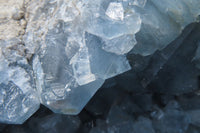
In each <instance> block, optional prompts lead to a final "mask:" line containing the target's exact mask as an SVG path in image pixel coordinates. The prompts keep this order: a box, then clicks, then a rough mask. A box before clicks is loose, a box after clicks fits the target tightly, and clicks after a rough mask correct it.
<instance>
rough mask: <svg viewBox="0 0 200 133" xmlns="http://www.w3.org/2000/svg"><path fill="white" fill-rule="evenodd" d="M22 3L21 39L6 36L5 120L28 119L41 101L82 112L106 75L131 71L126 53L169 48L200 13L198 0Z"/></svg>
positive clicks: (0, 57)
mask: <svg viewBox="0 0 200 133" xmlns="http://www.w3.org/2000/svg"><path fill="white" fill-rule="evenodd" d="M24 8H25V13H24V14H22V16H21V18H19V19H25V20H24V21H22V20H20V21H19V22H17V24H18V23H23V25H24V26H25V28H24V32H22V33H19V35H18V34H17V35H16V36H17V37H16V38H18V39H19V40H20V41H19V43H18V41H17V39H16V38H13V39H14V40H12V41H11V40H2V41H1V42H0V51H1V52H0V122H4V123H15V124H20V123H23V122H24V121H25V120H26V119H27V118H29V117H30V116H31V115H32V114H33V113H34V112H35V111H36V110H37V109H38V107H39V104H40V103H41V104H44V105H45V106H47V107H48V108H50V109H51V110H52V111H54V112H56V113H63V114H78V113H79V112H80V111H81V110H82V109H83V107H84V106H85V105H86V104H87V102H88V101H89V100H90V99H91V97H92V96H93V95H94V94H95V92H96V91H97V90H98V89H99V88H100V87H101V85H102V84H103V83H104V81H105V80H106V79H108V78H111V77H114V76H116V75H118V74H121V73H124V72H126V71H128V70H130V69H131V66H130V65H129V62H128V60H127V59H126V54H127V53H128V52H131V53H134V54H139V55H150V54H153V53H154V52H155V51H156V50H158V49H159V50H161V49H163V48H165V47H166V46H167V45H168V44H169V43H170V42H172V41H173V40H174V39H175V38H176V37H177V36H178V35H179V34H180V33H181V32H182V30H183V28H184V27H185V26H186V25H188V24H190V23H192V22H196V21H198V16H199V15H200V1H199V0H159V1H158V0H39V1H38V0H31V1H24ZM0 13H1V12H0ZM0 15H1V14H0ZM0 31H1V29H0ZM18 36H20V37H18ZM15 39H16V40H15ZM197 54H198V53H197ZM28 61H29V62H28ZM133 69H134V68H133ZM38 99H39V100H38ZM152 132H153V131H152Z"/></svg>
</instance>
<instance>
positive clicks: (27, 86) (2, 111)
mask: <svg viewBox="0 0 200 133" xmlns="http://www.w3.org/2000/svg"><path fill="white" fill-rule="evenodd" d="M16 42H17V40H13V41H7V42H3V41H0V46H1V49H0V122H3V123H10V124H22V123H23V122H24V121H25V120H27V119H28V118H29V117H30V116H31V115H32V114H33V113H34V112H35V111H36V110H37V109H38V108H39V104H40V103H39V99H38V96H37V93H36V91H35V85H34V81H33V77H32V69H31V67H30V66H29V65H28V63H27V61H26V59H25V58H23V57H22V56H20V55H18V53H17V51H14V50H12V45H10V43H16ZM9 45H10V47H9ZM7 47H9V48H10V49H7Z"/></svg>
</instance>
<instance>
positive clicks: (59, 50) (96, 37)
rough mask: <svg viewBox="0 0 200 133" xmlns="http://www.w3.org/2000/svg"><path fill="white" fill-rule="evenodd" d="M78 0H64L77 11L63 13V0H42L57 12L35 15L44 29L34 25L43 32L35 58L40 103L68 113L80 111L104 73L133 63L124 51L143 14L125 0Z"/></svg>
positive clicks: (119, 70)
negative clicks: (128, 8) (130, 9)
mask: <svg viewBox="0 0 200 133" xmlns="http://www.w3.org/2000/svg"><path fill="white" fill-rule="evenodd" d="M74 2H75V1H71V2H69V3H65V2H63V1H62V2H61V7H63V8H66V10H68V9H70V8H75V9H74V11H73V13H74V15H75V16H74V17H69V16H68V15H69V14H66V15H63V13H62V14H60V12H61V10H63V9H61V8H59V6H57V5H58V3H59V1H54V2H52V3H49V2H47V3H44V5H42V6H41V8H40V9H38V10H39V11H43V10H41V9H43V8H45V6H47V5H48V6H52V5H54V6H55V7H54V9H55V10H54V14H52V15H53V16H52V15H49V16H48V15H47V16H42V15H41V16H37V18H35V17H36V16H33V18H34V19H36V20H34V21H33V23H36V25H37V24H40V22H41V23H45V24H46V25H44V26H43V27H41V28H42V29H45V30H46V32H42V31H43V30H42V31H38V30H36V29H31V30H36V32H37V33H41V32H42V33H43V34H44V35H43V36H42V38H40V39H41V40H40V42H42V44H41V46H40V49H39V51H38V53H37V55H36V56H35V57H34V60H33V70H34V72H35V75H36V86H37V89H38V91H39V94H40V99H41V103H42V104H44V105H46V106H47V107H49V108H50V109H52V110H53V111H54V112H57V113H64V114H77V113H79V112H80V111H81V109H82V108H83V107H84V106H85V104H86V103H87V102H88V101H89V99H90V98H91V97H92V96H93V95H94V93H95V92H96V91H97V89H98V88H100V86H101V85H102V84H103V82H104V80H105V79H107V78H110V77H113V76H115V75H117V74H120V73H123V72H125V71H127V70H129V69H130V65H129V63H128V61H127V60H126V56H125V55H124V54H126V53H127V52H129V51H130V50H131V49H132V48H133V46H134V44H135V43H136V40H135V36H134V34H135V33H136V32H138V31H139V28H140V17H139V15H137V14H135V13H134V12H129V13H128V14H126V13H125V12H124V9H123V5H122V3H121V2H118V3H116V2H107V1H100V0H99V1H95V3H94V2H92V1H89V2H88V1H82V2H77V4H76V5H74V4H72V3H74ZM103 4H105V5H106V6H107V7H106V8H105V10H104V11H102V10H103V8H104V7H102V6H103ZM72 6H75V7H72ZM75 10H76V11H75ZM90 10H91V11H92V12H91V11H90ZM76 12H79V13H78V14H77V13H76ZM43 13H46V14H50V11H47V12H46V10H44V12H43ZM97 14H98V15H97ZM37 15H38V14H37ZM46 17H48V19H47V20H45V21H43V19H42V18H46ZM30 24H31V23H30ZM40 25H41V24H40ZM108 29H109V30H108ZM31 30H30V32H32V31H31ZM32 37H34V36H32ZM36 37H37V36H36ZM37 39H38V38H37ZM37 39H36V40H37ZM124 39H125V40H127V41H123V40H124ZM121 43H123V44H124V45H122V44H121ZM115 45H116V46H117V47H118V48H113V47H114V46H115ZM125 47H127V48H125Z"/></svg>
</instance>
